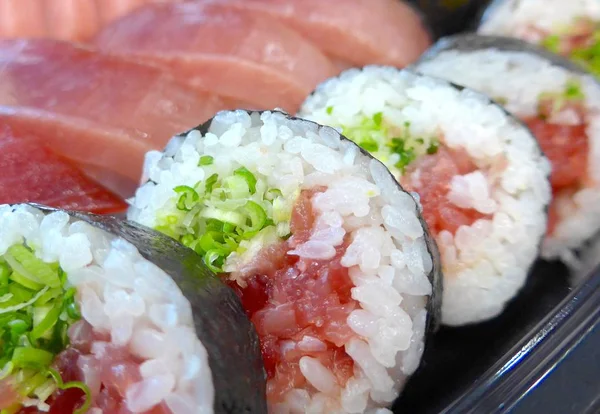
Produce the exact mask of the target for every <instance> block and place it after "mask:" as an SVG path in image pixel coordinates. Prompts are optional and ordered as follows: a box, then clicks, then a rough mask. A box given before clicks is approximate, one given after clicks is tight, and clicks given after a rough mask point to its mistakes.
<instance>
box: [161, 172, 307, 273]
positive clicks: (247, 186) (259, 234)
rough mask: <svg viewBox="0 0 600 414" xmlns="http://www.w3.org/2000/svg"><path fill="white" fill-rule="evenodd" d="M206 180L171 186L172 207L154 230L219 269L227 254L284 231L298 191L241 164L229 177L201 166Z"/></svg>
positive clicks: (286, 233)
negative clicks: (285, 189) (274, 185)
mask: <svg viewBox="0 0 600 414" xmlns="http://www.w3.org/2000/svg"><path fill="white" fill-rule="evenodd" d="M204 169H205V172H206V175H207V177H208V178H206V179H205V180H203V181H200V182H198V183H196V185H194V186H193V187H190V186H185V185H183V186H177V187H175V188H174V189H173V191H174V193H175V197H174V198H173V206H172V207H167V208H166V209H165V210H164V211H163V212H162V213H161V214H160V216H159V219H158V226H156V229H157V230H158V231H161V232H163V233H165V234H167V235H169V236H171V237H173V238H175V239H177V240H179V241H180V242H181V243H183V244H184V245H186V246H188V247H190V248H191V249H193V250H195V251H196V252H197V253H198V254H200V255H201V256H202V257H203V258H204V261H205V263H206V264H207V266H208V267H209V268H210V269H211V270H213V271H214V272H217V273H221V272H224V271H226V270H225V269H224V267H225V265H226V262H227V258H228V257H230V255H231V254H232V253H235V254H236V255H243V254H244V253H245V252H246V251H248V249H250V248H251V247H252V246H253V243H259V242H260V243H262V242H265V243H266V242H270V241H276V240H280V239H284V238H286V237H288V236H289V234H290V219H291V214H292V208H293V206H294V203H295V200H296V199H297V197H298V195H299V191H296V192H294V193H292V194H286V195H284V194H283V193H282V191H281V190H279V189H277V188H269V187H268V185H267V183H266V181H265V180H264V179H262V178H259V177H257V176H256V175H255V174H253V173H252V172H251V171H250V170H248V169H247V168H245V167H240V168H238V169H236V170H235V171H233V173H232V174H231V175H229V176H221V175H219V174H218V173H216V172H214V173H212V174H211V172H212V171H214V167H213V166H212V164H205V166H204Z"/></svg>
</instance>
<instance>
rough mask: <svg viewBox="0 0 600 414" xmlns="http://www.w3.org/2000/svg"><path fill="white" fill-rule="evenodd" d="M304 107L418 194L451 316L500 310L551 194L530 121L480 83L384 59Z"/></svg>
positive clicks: (516, 282) (536, 239)
mask: <svg viewBox="0 0 600 414" xmlns="http://www.w3.org/2000/svg"><path fill="white" fill-rule="evenodd" d="M300 116H304V117H306V118H308V119H311V120H314V121H316V122H319V123H323V124H325V125H331V126H334V127H336V128H340V130H341V131H342V133H343V134H344V135H345V136H347V137H348V138H350V139H352V140H354V141H355V142H357V143H358V144H359V145H360V146H361V147H362V148H364V149H366V150H368V151H370V152H371V154H373V155H374V156H375V157H377V158H378V159H380V160H381V161H383V162H384V163H385V165H387V166H388V167H389V169H390V171H391V172H392V173H393V174H394V176H395V177H396V179H397V180H398V181H399V182H400V184H401V185H402V186H403V187H404V188H406V189H407V190H410V191H414V192H416V193H417V194H418V196H419V199H420V203H421V205H422V208H423V217H424V218H425V221H426V222H427V224H428V226H429V229H430V230H431V232H432V234H433V235H434V237H435V239H436V241H437V245H438V247H439V250H440V254H441V259H442V267H443V274H444V293H443V300H442V322H443V323H445V324H448V325H463V324H467V323H473V322H478V321H483V320H486V319H489V318H492V317H494V316H496V315H498V314H499V313H500V312H501V311H502V309H503V308H504V305H505V303H506V302H507V301H508V300H510V299H511V298H512V297H513V296H515V295H516V293H517V292H518V291H519V289H520V288H521V286H522V285H523V283H524V281H525V279H526V276H527V273H528V270H529V268H530V267H531V265H532V263H533V261H534V260H535V259H536V257H537V255H538V247H539V243H540V240H541V238H542V236H543V234H544V232H545V229H546V221H547V218H546V213H545V209H546V206H547V205H548V202H549V200H550V186H549V183H548V174H549V172H550V166H549V164H548V160H547V159H546V158H545V157H544V156H543V155H542V153H541V151H540V149H539V147H538V146H537V144H536V142H535V139H534V138H533V137H532V136H531V134H530V133H529V131H528V130H527V128H525V127H524V126H523V125H522V124H521V123H519V122H518V121H517V120H516V119H514V118H513V117H512V116H510V115H509V114H507V113H506V112H504V111H503V110H502V108H501V107H499V106H498V105H496V104H495V103H494V102H491V101H490V100H489V99H488V98H487V97H485V96H484V95H482V94H480V93H477V92H475V91H472V90H469V89H462V88H459V87H456V86H453V85H451V84H449V83H448V82H446V81H442V80H437V79H434V78H430V77H427V76H422V75H417V74H415V73H413V72H411V71H408V70H398V69H395V68H392V67H378V66H369V67H366V68H364V69H351V70H348V71H346V72H344V73H342V74H341V75H340V76H339V77H337V78H333V79H330V80H328V81H326V82H324V83H323V84H321V85H320V86H319V87H318V88H317V90H316V91H315V92H314V93H313V94H312V95H311V96H310V97H309V98H308V99H307V100H306V101H305V102H304V105H303V106H302V109H301V112H300Z"/></svg>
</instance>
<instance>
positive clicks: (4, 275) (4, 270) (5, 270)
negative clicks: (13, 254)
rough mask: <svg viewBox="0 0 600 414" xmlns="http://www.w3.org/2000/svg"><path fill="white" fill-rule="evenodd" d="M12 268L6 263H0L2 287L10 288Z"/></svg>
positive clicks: (0, 284)
mask: <svg viewBox="0 0 600 414" xmlns="http://www.w3.org/2000/svg"><path fill="white" fill-rule="evenodd" d="M9 275H10V267H9V266H8V264H6V263H0V286H8V277H9Z"/></svg>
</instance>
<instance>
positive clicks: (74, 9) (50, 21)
mask: <svg viewBox="0 0 600 414" xmlns="http://www.w3.org/2000/svg"><path fill="white" fill-rule="evenodd" d="M42 1H43V4H44V17H45V18H46V25H47V27H48V37H51V38H53V39H61V40H71V41H82V40H86V39H89V38H90V37H91V36H93V35H94V34H95V33H96V32H97V31H98V30H99V29H100V21H99V19H98V10H97V4H96V3H97V2H95V1H94V0H42Z"/></svg>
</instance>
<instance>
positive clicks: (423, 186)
mask: <svg viewBox="0 0 600 414" xmlns="http://www.w3.org/2000/svg"><path fill="white" fill-rule="evenodd" d="M333 111H334V108H332V107H330V108H327V112H328V113H329V114H332V113H333ZM342 133H343V134H344V135H346V136H347V137H348V138H350V139H352V140H353V141H355V142H356V143H357V144H358V145H360V146H361V147H362V148H364V149H365V150H367V151H369V152H371V153H372V154H373V155H374V156H375V157H377V158H378V159H379V160H381V161H382V162H384V163H385V164H386V165H387V166H388V168H390V170H391V171H392V173H393V174H394V175H395V176H396V178H397V179H398V181H399V182H400V184H401V185H402V186H403V187H404V188H405V189H406V190H407V191H414V192H417V193H418V194H419V197H420V201H421V205H422V207H423V218H424V219H425V221H426V222H427V225H428V226H429V229H430V231H431V233H432V234H433V235H437V234H438V233H439V232H440V231H442V230H446V231H449V232H450V233H452V234H454V233H455V232H456V231H457V230H458V228H459V227H460V226H470V225H471V224H473V223H474V222H475V221H477V220H479V219H484V218H489V217H491V216H490V213H491V212H493V209H492V210H489V211H488V209H487V208H485V207H483V208H482V206H477V207H478V208H479V209H476V208H474V206H472V205H470V203H468V202H466V201H464V200H461V197H460V195H458V196H457V195H456V191H455V190H453V187H455V186H460V185H461V181H465V180H469V181H473V180H476V181H478V182H479V181H482V180H483V181H484V182H483V185H486V183H485V180H486V177H485V175H486V173H485V172H483V171H481V170H479V169H478V168H477V166H476V165H475V164H474V163H473V161H472V160H471V158H470V157H469V156H468V155H467V154H466V153H465V152H464V151H461V150H457V149H451V148H448V147H447V146H446V145H445V144H444V142H443V140H442V139H440V138H437V137H426V136H415V135H414V134H411V132H410V124H409V123H405V124H404V127H403V128H397V127H393V126H390V125H388V124H387V123H386V122H385V120H384V119H383V116H382V114H381V113H376V114H375V115H374V116H373V117H372V118H365V119H364V120H363V122H362V123H361V124H360V125H359V126H353V127H342ZM456 180H458V182H457V181H456ZM490 201H491V200H490Z"/></svg>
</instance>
